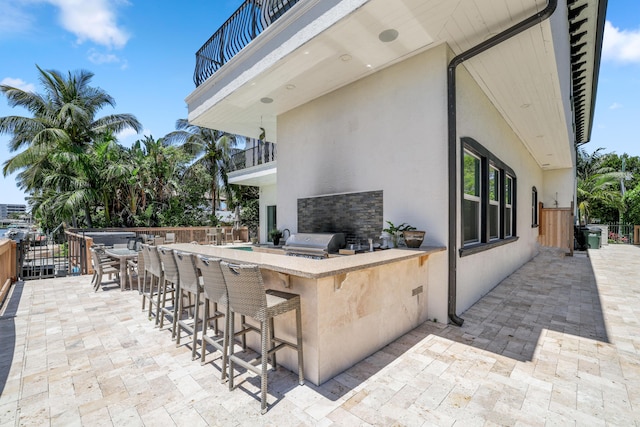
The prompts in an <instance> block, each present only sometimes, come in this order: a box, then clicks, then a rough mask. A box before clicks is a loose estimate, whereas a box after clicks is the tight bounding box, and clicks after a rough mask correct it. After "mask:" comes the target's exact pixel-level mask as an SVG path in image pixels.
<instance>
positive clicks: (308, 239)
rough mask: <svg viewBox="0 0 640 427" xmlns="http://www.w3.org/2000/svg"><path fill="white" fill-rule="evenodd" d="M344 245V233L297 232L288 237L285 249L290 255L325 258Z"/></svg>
mask: <svg viewBox="0 0 640 427" xmlns="http://www.w3.org/2000/svg"><path fill="white" fill-rule="evenodd" d="M344 246H345V237H344V233H297V234H292V235H291V237H289V238H288V239H287V242H286V244H285V246H284V248H283V249H284V253H285V254H287V255H289V256H298V257H304V258H312V259H323V258H327V257H328V256H329V254H332V253H337V252H338V250H339V249H341V248H343V247H344Z"/></svg>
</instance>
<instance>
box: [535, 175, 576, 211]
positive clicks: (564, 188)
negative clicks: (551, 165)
mask: <svg viewBox="0 0 640 427" xmlns="http://www.w3.org/2000/svg"><path fill="white" fill-rule="evenodd" d="M575 176H576V174H575V169H573V168H567V169H556V170H550V171H545V172H544V174H543V177H544V184H543V187H542V188H543V191H542V193H538V200H539V201H541V202H542V203H544V207H545V208H568V207H570V206H571V202H572V201H574V199H575V185H574V183H575ZM556 202H557V204H556Z"/></svg>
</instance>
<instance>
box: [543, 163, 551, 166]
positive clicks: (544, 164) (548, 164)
mask: <svg viewBox="0 0 640 427" xmlns="http://www.w3.org/2000/svg"><path fill="white" fill-rule="evenodd" d="M545 166H550V163H543V164H542V167H545Z"/></svg>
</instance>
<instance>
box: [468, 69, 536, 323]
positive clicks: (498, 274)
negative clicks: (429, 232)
mask: <svg viewBox="0 0 640 427" xmlns="http://www.w3.org/2000/svg"><path fill="white" fill-rule="evenodd" d="M457 88H458V95H457V104H458V137H459V138H462V137H470V138H473V139H474V140H476V141H477V142H479V143H480V144H482V145H483V146H484V147H485V148H486V149H487V150H489V151H491V152H492V153H493V154H494V155H495V156H497V157H498V158H499V159H500V160H502V161H503V162H504V163H506V164H507V165H508V166H509V167H510V168H511V169H513V171H514V172H515V174H516V177H517V189H516V191H517V193H516V198H517V200H516V209H517V211H516V212H517V215H516V216H517V222H516V224H517V225H516V230H517V236H518V240H517V241H516V242H513V243H509V244H506V245H503V246H500V247H496V248H493V249H490V250H487V251H484V252H480V253H476V254H473V255H469V256H465V257H462V258H459V259H458V280H457V313H458V314H460V313H462V312H464V311H465V310H466V309H468V308H469V307H470V306H471V305H473V303H475V302H476V301H477V300H478V299H479V298H481V297H482V296H483V295H485V294H486V293H487V292H489V291H490V290H491V289H492V288H493V287H495V286H496V285H497V284H498V283H499V282H500V281H501V280H502V279H504V278H505V277H507V276H509V275H510V274H511V273H512V272H514V271H515V270H516V269H517V268H518V267H520V266H521V265H522V264H524V263H525V262H526V261H528V260H529V259H531V258H532V257H533V256H534V255H535V254H536V253H537V247H538V246H537V235H538V229H537V228H532V227H531V189H532V187H533V186H535V187H536V188H537V189H538V191H540V189H541V188H543V173H542V170H541V169H540V167H539V166H538V164H537V163H536V162H535V160H534V159H533V157H532V156H531V155H530V154H529V152H528V151H527V150H526V148H525V146H524V145H523V144H522V142H521V141H520V140H519V138H518V137H517V136H516V134H515V133H514V132H513V130H512V129H511V128H510V127H509V126H508V125H507V123H506V122H505V121H504V120H503V119H502V117H501V116H500V114H499V113H498V111H497V110H496V108H495V107H494V106H493V104H492V103H491V102H490V101H489V99H488V98H487V97H486V95H485V94H484V93H483V92H482V91H481V90H480V88H479V87H478V85H477V84H476V83H475V81H474V80H473V79H472V78H471V76H470V75H469V74H468V72H467V71H466V70H465V68H464V66H460V67H458V72H457ZM458 150H460V146H458ZM459 191H460V190H458V192H459ZM538 196H539V198H540V197H541V196H542V197H544V195H542V194H541V193H540V192H539V193H538ZM459 197H460V196H459ZM458 200H460V198H458ZM460 229H461V228H460V215H458V230H460ZM458 237H459V241H461V240H462V238H461V236H458Z"/></svg>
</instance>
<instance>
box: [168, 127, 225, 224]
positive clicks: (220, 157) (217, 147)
mask: <svg viewBox="0 0 640 427" xmlns="http://www.w3.org/2000/svg"><path fill="white" fill-rule="evenodd" d="M165 140H166V141H168V142H169V143H171V144H179V145H180V146H181V147H182V149H183V150H184V151H185V152H186V153H187V154H189V155H190V156H193V158H194V160H193V162H192V163H191V165H190V167H196V166H201V167H203V168H204V170H206V171H207V173H208V175H209V176H210V177H211V182H210V189H209V196H210V197H211V214H212V215H211V216H212V218H213V217H214V216H215V212H216V209H217V208H218V207H219V206H220V193H221V191H220V189H221V188H220V187H222V189H223V190H225V191H226V192H229V191H227V190H228V188H229V180H228V177H227V174H228V172H229V163H230V158H231V152H232V149H233V148H234V147H235V145H236V136H235V135H232V134H229V133H226V132H223V131H219V130H215V129H208V128H203V127H200V126H195V125H191V124H189V122H188V121H187V120H186V119H178V120H177V121H176V130H175V131H174V132H171V133H169V134H167V135H166V136H165Z"/></svg>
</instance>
